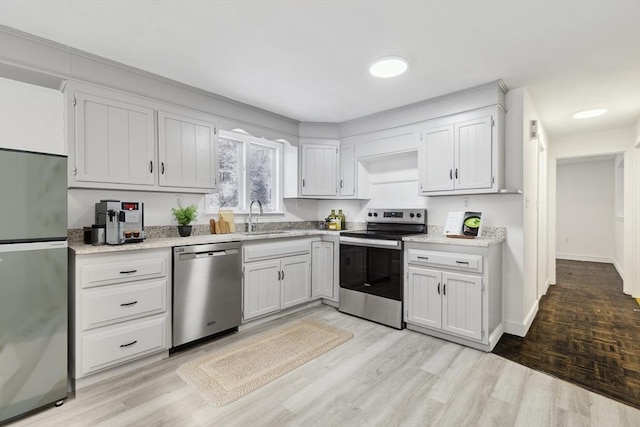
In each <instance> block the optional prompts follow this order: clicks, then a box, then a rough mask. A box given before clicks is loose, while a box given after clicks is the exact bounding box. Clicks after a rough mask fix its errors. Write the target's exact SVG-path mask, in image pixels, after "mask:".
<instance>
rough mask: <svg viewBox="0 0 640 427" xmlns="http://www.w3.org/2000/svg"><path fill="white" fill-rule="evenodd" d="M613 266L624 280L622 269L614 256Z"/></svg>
mask: <svg viewBox="0 0 640 427" xmlns="http://www.w3.org/2000/svg"><path fill="white" fill-rule="evenodd" d="M613 266H614V267H615V269H616V271H617V272H618V274H619V275H620V278H622V280H624V270H623V269H622V266H621V265H620V264H619V263H618V261H617V260H616V259H615V258H614V259H613Z"/></svg>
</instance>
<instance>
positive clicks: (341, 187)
mask: <svg viewBox="0 0 640 427" xmlns="http://www.w3.org/2000/svg"><path fill="white" fill-rule="evenodd" d="M340 188H342V180H340Z"/></svg>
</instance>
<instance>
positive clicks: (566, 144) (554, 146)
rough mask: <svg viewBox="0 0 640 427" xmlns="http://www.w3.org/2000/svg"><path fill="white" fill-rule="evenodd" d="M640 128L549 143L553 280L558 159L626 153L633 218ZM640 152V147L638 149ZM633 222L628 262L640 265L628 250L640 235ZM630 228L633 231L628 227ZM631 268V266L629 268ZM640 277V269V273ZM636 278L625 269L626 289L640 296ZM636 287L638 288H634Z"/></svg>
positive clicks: (639, 185)
mask: <svg viewBox="0 0 640 427" xmlns="http://www.w3.org/2000/svg"><path fill="white" fill-rule="evenodd" d="M639 134H640V131H637V130H636V129H634V128H627V129H616V130H611V131H605V132H595V133H588V134H580V135H571V136H567V137H564V138H557V139H553V140H552V141H550V144H549V159H548V160H549V164H548V169H547V170H548V182H549V187H548V189H549V240H550V242H553V243H554V245H552V246H550V250H549V274H550V276H551V283H552V284H553V283H556V274H555V271H556V248H555V242H556V240H557V237H556V228H557V221H556V211H557V208H556V203H557V197H556V186H557V184H556V170H557V160H558V159H567V158H575V157H584V156H597V155H605V154H618V153H625V170H624V175H625V178H624V180H625V190H624V192H625V203H624V205H625V208H624V209H625V217H626V218H630V216H629V215H630V213H628V212H632V209H633V207H634V206H636V207H635V209H637V210H638V211H640V209H638V208H637V205H638V203H639V202H638V201H633V197H632V196H633V195H634V194H636V193H637V192H640V181H638V179H637V178H636V176H637V174H638V169H640V161H639V162H637V165H636V164H635V163H634V160H633V159H634V153H633V150H634V149H633V145H634V143H635V141H636V138H640V136H638V135H639ZM636 151H640V150H636ZM634 182H635V185H626V183H630V184H631V183H634ZM630 227H631V225H630V224H629V222H628V221H627V222H626V223H625V224H624V230H625V231H624V236H623V237H624V240H625V242H624V245H625V246H624V264H625V265H627V266H629V265H631V264H632V263H636V264H640V263H638V262H637V259H635V260H633V261H632V260H631V259H630V258H628V257H630V256H631V253H630V251H629V250H627V246H626V245H631V244H632V243H631V242H632V241H635V240H634V239H637V238H638V237H637V234H638V233H639V232H640V231H633V230H631V229H630ZM628 228H629V230H627V229H628ZM627 270H628V268H627ZM638 278H639V279H640V272H639V273H638ZM635 280H636V279H634V278H633V277H629V273H628V271H626V272H625V279H624V286H625V288H624V289H625V292H626V293H631V294H633V292H632V291H631V288H630V287H637V292H638V295H640V284H639V283H637V282H636V281H635ZM634 289H635V288H634Z"/></svg>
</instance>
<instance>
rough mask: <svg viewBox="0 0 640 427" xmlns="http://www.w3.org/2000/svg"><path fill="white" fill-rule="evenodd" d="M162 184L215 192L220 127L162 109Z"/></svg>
mask: <svg viewBox="0 0 640 427" xmlns="http://www.w3.org/2000/svg"><path fill="white" fill-rule="evenodd" d="M158 147H159V156H158V160H159V162H160V164H159V173H160V175H159V176H160V181H159V184H160V186H163V187H190V188H201V189H203V190H208V191H213V190H214V189H215V188H216V184H217V165H218V161H217V153H216V128H215V125H214V124H213V123H208V122H205V121H202V120H196V119H193V118H189V117H185V116H181V115H177V114H172V113H167V112H164V111H159V112H158Z"/></svg>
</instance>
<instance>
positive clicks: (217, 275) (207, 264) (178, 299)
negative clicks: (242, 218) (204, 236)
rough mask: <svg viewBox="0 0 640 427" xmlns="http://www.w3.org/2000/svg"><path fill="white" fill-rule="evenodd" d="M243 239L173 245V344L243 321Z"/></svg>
mask: <svg viewBox="0 0 640 427" xmlns="http://www.w3.org/2000/svg"><path fill="white" fill-rule="evenodd" d="M241 319H242V264H241V257H240V243H239V242H231V243H216V244H210V245H194V246H180V247H175V248H173V347H177V346H180V345H182V344H186V343H188V342H191V341H194V340H197V339H199V338H203V337H206V336H209V335H212V334H215V333H218V332H222V331H225V330H227V329H231V328H235V327H237V326H238V325H240V322H241Z"/></svg>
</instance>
